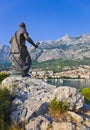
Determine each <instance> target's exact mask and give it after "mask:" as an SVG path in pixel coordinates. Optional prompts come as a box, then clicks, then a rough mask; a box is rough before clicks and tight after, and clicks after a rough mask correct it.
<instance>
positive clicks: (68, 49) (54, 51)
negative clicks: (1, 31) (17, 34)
mask: <svg viewBox="0 0 90 130" xmlns="http://www.w3.org/2000/svg"><path fill="white" fill-rule="evenodd" d="M28 50H29V52H30V55H31V57H32V59H34V60H37V61H38V62H42V61H47V60H52V59H60V58H62V59H69V60H72V59H73V60H76V59H84V58H90V34H86V35H81V36H78V37H71V36H69V35H65V36H63V37H62V38H60V39H58V40H56V41H51V40H48V41H40V45H39V47H38V48H37V49H34V48H33V47H31V46H28ZM2 59H3V60H7V59H8V60H10V47H9V46H6V45H3V46H0V60H2Z"/></svg>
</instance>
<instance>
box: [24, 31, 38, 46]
mask: <svg viewBox="0 0 90 130" xmlns="http://www.w3.org/2000/svg"><path fill="white" fill-rule="evenodd" d="M24 37H25V39H26V40H27V41H28V42H29V43H31V44H32V45H33V46H34V47H35V48H37V47H38V45H37V44H35V43H34V41H33V40H32V39H31V38H30V37H29V36H28V34H27V33H24Z"/></svg>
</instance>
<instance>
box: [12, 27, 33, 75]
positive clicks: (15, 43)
mask: <svg viewBox="0 0 90 130" xmlns="http://www.w3.org/2000/svg"><path fill="white" fill-rule="evenodd" d="M24 33H27V31H26V29H24V28H22V27H21V28H20V29H19V30H18V31H16V32H15V34H14V35H13V36H12V38H11V40H10V44H11V49H10V52H11V57H12V58H11V60H12V69H13V74H22V75H25V74H27V73H28V71H29V69H30V67H31V57H30V55H29V52H28V50H27V47H26V46H25V41H26V39H25V37H24V35H23V34H24ZM27 35H28V33H27Z"/></svg>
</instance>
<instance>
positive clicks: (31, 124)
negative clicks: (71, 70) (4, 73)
mask: <svg viewBox="0 0 90 130" xmlns="http://www.w3.org/2000/svg"><path fill="white" fill-rule="evenodd" d="M2 87H7V88H8V89H9V90H10V91H11V93H13V95H14V97H15V98H14V100H13V101H12V107H11V110H12V112H11V120H12V121H13V122H18V123H20V124H21V126H22V127H24V128H25V130H90V106H88V105H86V104H84V100H83V96H82V95H81V94H80V93H78V92H77V90H76V89H75V88H70V87H68V86H65V87H59V88H56V86H53V85H49V84H47V83H46V82H44V81H42V80H40V79H33V78H29V77H24V78H22V77H20V76H13V77H12V76H11V77H8V78H6V79H4V80H3V82H2ZM54 97H55V98H57V99H58V100H61V99H62V100H63V101H64V99H65V100H66V99H67V101H69V106H72V107H69V108H72V109H70V110H72V111H67V112H66V115H65V113H64V117H65V118H64V117H62V118H61V119H60V120H59V121H56V120H55V119H54V118H53V117H51V116H50V115H49V114H48V105H49V103H50V100H51V99H52V98H54ZM88 107H89V108H88ZM74 109H75V110H77V111H78V113H75V111H74ZM80 109H81V110H80Z"/></svg>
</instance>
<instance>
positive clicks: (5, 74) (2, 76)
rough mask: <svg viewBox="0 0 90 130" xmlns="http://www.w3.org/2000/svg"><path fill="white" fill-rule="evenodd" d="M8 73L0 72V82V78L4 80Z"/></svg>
mask: <svg viewBox="0 0 90 130" xmlns="http://www.w3.org/2000/svg"><path fill="white" fill-rule="evenodd" d="M9 75H10V74H7V73H4V72H3V73H0V82H1V81H2V80H4V79H5V78H7V77H8V76H9Z"/></svg>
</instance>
